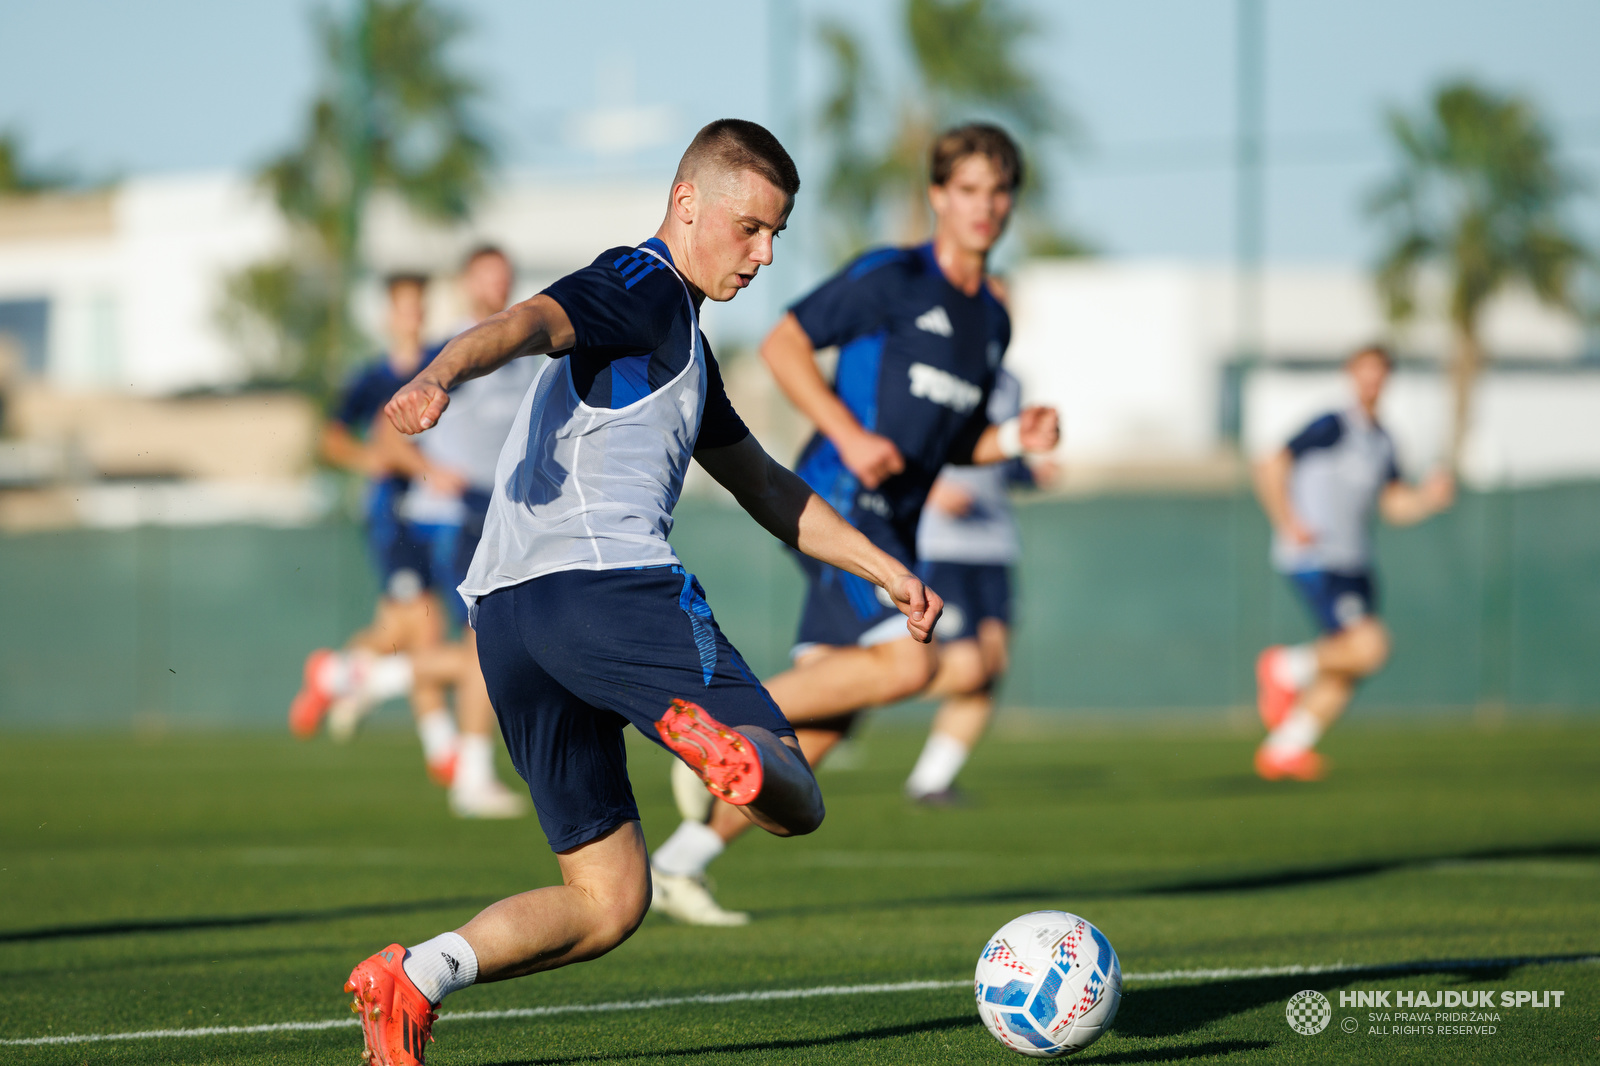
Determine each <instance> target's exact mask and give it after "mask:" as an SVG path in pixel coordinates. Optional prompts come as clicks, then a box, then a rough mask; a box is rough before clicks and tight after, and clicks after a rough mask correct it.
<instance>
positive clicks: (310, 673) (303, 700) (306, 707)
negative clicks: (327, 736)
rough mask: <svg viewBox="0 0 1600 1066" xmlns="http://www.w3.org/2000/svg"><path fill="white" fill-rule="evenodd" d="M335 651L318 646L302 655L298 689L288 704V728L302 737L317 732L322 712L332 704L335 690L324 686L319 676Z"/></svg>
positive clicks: (333, 657) (320, 723) (323, 672)
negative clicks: (303, 667)
mask: <svg viewBox="0 0 1600 1066" xmlns="http://www.w3.org/2000/svg"><path fill="white" fill-rule="evenodd" d="M338 654H339V653H338V652H336V651H334V650H333V649H331V648H318V649H317V650H316V651H314V652H312V653H311V654H310V655H308V656H306V666H305V671H304V673H303V676H302V680H301V683H300V691H299V692H297V693H295V696H294V700H293V701H291V702H290V704H289V732H291V733H293V734H294V735H295V736H297V737H299V738H300V739H302V740H304V739H306V738H307V737H314V736H316V735H317V730H318V728H320V727H321V725H322V718H323V716H324V715H326V714H327V713H328V708H329V707H330V706H332V705H333V701H334V697H335V693H332V692H329V691H328V690H327V688H326V687H325V686H324V685H323V684H322V678H323V676H325V674H326V672H327V669H328V667H329V666H330V665H332V664H333V662H334V660H335V658H336V657H337V656H338Z"/></svg>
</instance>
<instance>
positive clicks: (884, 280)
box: [791, 243, 1011, 563]
mask: <svg viewBox="0 0 1600 1066" xmlns="http://www.w3.org/2000/svg"><path fill="white" fill-rule="evenodd" d="M791 310H792V311H793V312H794V316H795V318H796V319H797V320H798V321H799V323H800V328H801V329H803V330H805V332H806V336H807V337H809V338H811V343H812V344H813V345H814V346H815V347H817V348H826V347H829V346H830V345H838V346H839V367H838V371H837V373H836V375H835V378H834V391H835V392H837V393H838V394H839V399H841V400H842V401H844V404H845V406H846V407H848V408H849V409H850V412H851V413H852V414H853V415H855V416H856V418H857V419H858V420H859V421H860V422H861V425H862V426H863V427H864V428H866V429H868V430H871V431H872V432H874V433H878V434H881V435H882V436H885V437H888V438H889V439H890V440H892V441H894V443H895V447H897V448H899V449H900V454H901V455H902V456H903V457H904V458H905V464H906V467H905V470H904V471H902V472H901V473H899V474H896V475H895V476H893V477H891V478H889V479H888V480H886V481H884V482H883V483H882V484H881V485H879V486H878V488H877V489H876V490H875V491H866V490H863V489H862V487H861V485H860V484H859V483H858V482H857V481H856V478H855V476H854V475H852V474H851V473H850V471H849V470H847V469H846V468H845V466H844V463H843V462H842V461H841V460H840V458H839V452H838V449H836V448H835V447H834V446H833V443H832V442H831V441H829V440H828V439H827V438H826V437H824V436H823V435H822V434H820V433H818V434H815V435H814V436H813V437H812V438H811V440H810V442H809V443H808V444H807V445H806V447H805V450H804V451H803V452H802V453H801V455H800V462H799V464H798V466H797V468H796V472H797V473H798V474H799V475H800V476H801V477H803V478H805V480H806V482H807V483H808V484H809V485H810V486H811V487H812V489H814V490H815V491H816V492H817V494H818V495H820V496H822V497H823V498H824V499H826V500H827V501H828V502H829V503H831V504H833V506H834V508H835V509H836V510H838V511H839V513H840V514H842V515H844V516H845V517H846V518H848V519H849V520H850V522H851V524H853V525H854V526H855V527H856V528H858V529H860V530H861V531H862V532H863V533H865V534H866V535H867V536H868V537H869V538H870V539H871V540H872V542H873V543H875V544H877V545H878V546H879V547H881V548H883V549H884V550H885V551H887V552H889V553H890V554H892V555H895V556H897V557H899V558H900V559H901V560H902V561H904V562H907V563H910V562H913V561H915V559H916V543H917V520H918V519H919V518H920V517H921V515H922V505H923V503H924V502H925V501H926V500H927V498H928V489H929V487H930V486H932V485H933V481H934V478H936V477H938V475H939V469H940V468H941V467H943V466H944V465H945V464H946V463H968V462H971V461H972V449H973V447H974V446H975V445H976V444H977V442H978V437H979V436H980V435H981V434H982V433H983V431H984V429H985V428H986V427H987V426H988V425H989V419H988V415H987V412H986V408H987V406H988V402H989V393H990V391H991V390H992V389H993V388H994V380H995V372H996V371H997V370H998V369H999V366H1000V359H1001V357H1002V356H1003V355H1004V354H1005V350H1006V346H1007V345H1008V344H1010V343H1011V318H1010V316H1009V315H1007V314H1006V310H1005V308H1004V307H1002V306H1001V304H1000V301H998V300H996V299H995V298H994V295H993V294H992V293H990V292H989V290H988V287H987V286H985V287H984V288H982V289H980V290H979V291H978V294H977V295H976V296H968V295H967V294H966V293H964V292H962V291H961V290H960V289H957V288H956V287H955V286H954V285H952V284H950V282H949V280H948V279H947V278H946V277H945V276H944V271H942V270H940V269H939V264H938V261H937V260H935V259H934V255H933V245H932V244H931V243H930V244H924V245H921V246H919V247H916V248H882V249H878V250H876V251H871V252H867V253H866V254H865V255H862V256H861V257H860V258H859V259H857V260H856V261H855V262H853V263H851V264H850V265H849V266H847V267H845V269H844V270H842V271H840V272H839V273H838V274H837V275H835V276H834V277H832V278H830V279H829V280H828V281H825V282H823V283H822V285H820V286H819V287H818V288H817V289H815V290H814V291H813V292H812V293H811V294H810V295H808V296H806V297H805V298H804V299H802V300H801V301H800V302H799V303H797V304H795V305H794V307H792V308H791Z"/></svg>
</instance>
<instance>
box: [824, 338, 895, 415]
mask: <svg viewBox="0 0 1600 1066" xmlns="http://www.w3.org/2000/svg"><path fill="white" fill-rule="evenodd" d="M888 336H889V335H888V333H887V332H885V331H883V330H879V331H878V332H876V333H869V334H867V335H866V336H864V337H858V338H857V339H855V340H853V341H851V342H850V343H849V344H846V345H845V346H844V347H843V348H840V349H839V369H838V371H837V372H836V373H835V374H834V378H833V388H834V391H835V392H837V393H838V394H839V399H841V400H843V401H844V405H845V406H846V407H848V408H850V413H851V414H853V415H855V416H856V419H857V420H858V421H859V422H860V423H861V426H862V428H863V429H868V430H872V431H873V432H876V431H877V428H878V379H879V378H880V377H881V376H882V375H881V371H882V369H883V346H884V342H885V341H886V340H887V339H888Z"/></svg>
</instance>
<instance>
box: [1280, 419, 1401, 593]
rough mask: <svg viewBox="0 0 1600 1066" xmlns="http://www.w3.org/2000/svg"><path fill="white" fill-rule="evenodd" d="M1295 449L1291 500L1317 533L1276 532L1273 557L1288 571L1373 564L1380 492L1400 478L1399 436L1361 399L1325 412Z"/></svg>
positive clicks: (1359, 569) (1353, 569)
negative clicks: (1304, 538)
mask: <svg viewBox="0 0 1600 1066" xmlns="http://www.w3.org/2000/svg"><path fill="white" fill-rule="evenodd" d="M1287 447H1288V449H1289V454H1290V455H1291V456H1293V457H1294V469H1293V471H1292V472H1291V473H1290V475H1289V502H1290V506H1292V507H1293V508H1294V512H1295V514H1296V515H1297V516H1298V517H1299V518H1300V521H1301V522H1303V523H1305V525H1306V528H1307V529H1309V530H1310V532H1311V534H1312V536H1313V537H1314V539H1313V540H1312V542H1311V543H1310V544H1294V543H1292V542H1290V541H1288V540H1286V539H1284V538H1283V537H1276V538H1275V539H1274V541H1273V545H1272V554H1273V561H1274V563H1275V564H1276V565H1277V567H1278V569H1280V570H1282V571H1283V572H1285V573H1304V572H1307V571H1330V572H1333V573H1339V574H1361V573H1365V572H1366V571H1367V569H1368V568H1370V567H1371V565H1372V532H1371V530H1372V517H1373V512H1374V510H1375V509H1376V507H1377V504H1378V497H1379V496H1380V495H1381V494H1382V493H1383V490H1384V489H1385V488H1387V487H1388V486H1389V485H1390V484H1391V483H1393V482H1395V481H1398V480H1400V467H1399V464H1398V463H1397V462H1396V460H1395V448H1394V441H1393V440H1391V439H1390V437H1389V434H1388V433H1387V432H1385V430H1384V428H1383V427H1382V426H1380V425H1378V423H1376V422H1375V421H1373V420H1372V419H1371V418H1368V417H1367V414H1366V412H1365V411H1363V410H1362V409H1361V408H1360V407H1352V408H1351V409H1350V410H1348V411H1340V412H1334V413H1330V414H1325V415H1323V416H1322V417H1320V418H1317V419H1315V420H1313V421H1312V422H1311V423H1310V424H1309V425H1307V426H1306V427H1305V428H1304V429H1302V430H1301V431H1300V432H1299V433H1297V434H1295V436H1294V438H1293V439H1291V440H1290V441H1289V443H1288V445H1287Z"/></svg>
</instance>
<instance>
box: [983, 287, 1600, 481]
mask: <svg viewBox="0 0 1600 1066" xmlns="http://www.w3.org/2000/svg"><path fill="white" fill-rule="evenodd" d="M1012 290H1013V294H1014V301H1013V315H1014V326H1015V333H1014V341H1013V345H1012V349H1011V354H1010V355H1009V356H1007V364H1008V365H1009V366H1011V367H1012V368H1013V369H1014V370H1015V371H1016V372H1017V373H1018V375H1019V376H1020V377H1021V378H1022V379H1023V381H1024V384H1025V385H1026V386H1027V387H1028V391H1029V394H1030V397H1031V398H1032V399H1034V400H1036V401H1038V402H1048V403H1054V404H1056V405H1058V406H1059V407H1060V408H1061V410H1062V414H1063V424H1064V435H1065V441H1064V444H1063V454H1064V457H1065V458H1066V459H1067V461H1068V462H1069V464H1070V467H1069V469H1071V468H1077V469H1079V470H1087V471H1091V472H1092V471H1094V470H1096V469H1102V470H1103V469H1107V468H1121V469H1122V470H1124V471H1126V470H1127V469H1128V468H1129V467H1140V466H1144V467H1147V468H1148V467H1162V466H1165V467H1169V468H1181V467H1183V466H1186V465H1187V466H1197V465H1200V466H1203V465H1204V464H1206V463H1207V462H1212V463H1213V464H1214V463H1215V460H1216V459H1217V457H1218V456H1219V454H1223V453H1225V452H1226V451H1227V449H1228V447H1229V444H1230V442H1229V433H1228V427H1227V425H1226V423H1227V422H1228V420H1229V418H1228V415H1227V407H1228V405H1229V404H1237V405H1238V407H1239V411H1238V423H1237V424H1238V428H1239V436H1240V438H1241V439H1242V441H1243V443H1244V445H1245V448H1246V450H1247V451H1249V452H1251V453H1255V454H1259V453H1260V452H1262V451H1265V450H1268V449H1271V448H1275V447H1278V446H1281V444H1282V443H1283V441H1284V440H1285V439H1286V438H1287V437H1288V436H1289V435H1291V434H1292V433H1293V432H1294V431H1295V430H1297V429H1298V428H1299V427H1300V426H1301V425H1303V424H1304V423H1305V422H1306V421H1307V420H1309V419H1310V418H1311V417H1313V416H1314V415H1315V414H1317V413H1319V412H1321V411H1325V410H1328V409H1330V408H1334V407H1339V406H1343V405H1344V404H1345V403H1346V402H1347V399H1346V395H1345V391H1344V383H1343V378H1342V375H1341V373H1340V371H1339V366H1340V363H1341V362H1342V360H1343V358H1344V357H1345V356H1346V355H1347V354H1348V353H1349V352H1351V351H1352V350H1354V349H1355V348H1357V347H1359V346H1360V345H1362V344H1364V343H1367V342H1370V341H1373V340H1385V341H1387V342H1390V343H1391V344H1392V345H1393V347H1395V348H1396V349H1397V350H1398V351H1399V352H1400V353H1401V354H1402V356H1404V357H1405V362H1404V369H1402V370H1401V372H1400V373H1399V374H1397V375H1396V380H1395V381H1394V385H1393V387H1392V388H1391V389H1390V392H1389V394H1388V396H1387V397H1386V400H1385V410H1384V412H1383V416H1384V418H1385V421H1386V422H1387V424H1388V425H1389V428H1390V430H1391V432H1392V433H1393V434H1394V435H1395V437H1396V439H1397V443H1398V444H1399V446H1400V449H1401V452H1402V457H1403V458H1404V459H1405V460H1406V465H1407V467H1408V468H1409V469H1410V470H1412V471H1420V470H1423V469H1425V468H1427V467H1428V466H1431V465H1432V464H1434V463H1436V462H1437V461H1438V460H1439V458H1440V456H1441V455H1442V453H1443V447H1444V444H1445V440H1446V434H1447V433H1448V430H1449V418H1448V390H1447V385H1446V382H1445V379H1444V376H1443V374H1442V373H1441V369H1442V367H1443V364H1444V360H1445V358H1446V356H1447V352H1448V347H1449V332H1448V329H1447V327H1446V325H1445V323H1444V321H1443V320H1442V317H1441V316H1438V315H1436V314H1435V315H1431V316H1429V315H1424V316H1423V317H1422V318H1421V319H1420V320H1419V322H1418V323H1417V325H1416V326H1414V327H1413V328H1410V329H1408V330H1406V331H1404V332H1403V333H1400V334H1398V335H1396V334H1395V333H1394V331H1393V330H1392V329H1391V328H1390V327H1389V326H1388V325H1387V323H1386V321H1385V319H1384V316H1383V313H1382V307H1381V305H1380V303H1379V300H1378V297H1377V295H1376V293H1375V291H1374V289H1373V287H1372V285H1371V282H1370V280H1369V278H1368V276H1367V275H1366V274H1365V273H1364V272H1362V271H1360V270H1359V269H1354V268H1297V267H1276V268H1272V269H1270V270H1269V271H1268V272H1267V274H1266V276H1265V278H1264V279H1263V284H1262V289H1261V311H1262V313H1261V337H1260V344H1259V348H1260V352H1261V356H1262V358H1261V360H1260V362H1259V363H1258V364H1256V365H1254V366H1252V367H1248V368H1241V367H1239V366H1238V365H1237V363H1236V359H1237V355H1238V352H1239V351H1240V348H1241V345H1240V343H1239V340H1238V338H1237V336H1236V329H1235V323H1236V322H1237V321H1238V318H1237V315H1236V306H1237V304H1236V289H1235V287H1234V280H1233V275H1232V273H1231V272H1230V271H1228V270H1226V269H1224V268H1210V267H1198V266H1192V265H1184V264H1179V263H1159V262H1127V261H1121V262H1119V261H1091V260H1085V261H1046V262H1035V263H1031V264H1026V265H1024V266H1023V267H1022V268H1021V269H1020V270H1019V271H1018V272H1017V276H1016V278H1015V280H1014V282H1013V286H1012ZM1434 290H1435V291H1434V293H1433V295H1434V296H1437V291H1436V290H1437V286H1434ZM1438 302H1439V301H1438V300H1437V299H1433V300H1428V299H1425V300H1424V304H1425V305H1436V304H1437V303H1438ZM1483 333H1484V340H1485V341H1486V345H1487V348H1488V350H1489V352H1490V354H1491V356H1492V358H1493V360H1494V366H1493V368H1492V369H1491V370H1490V371H1489V372H1488V373H1487V374H1486V375H1485V378H1484V380H1483V382H1482V384H1481V385H1480V388H1479V392H1478V397H1477V407H1476V418H1475V420H1474V422H1473V428H1472V432H1471V434H1470V436H1469V438H1468V441H1467V446H1466V455H1465V457H1464V471H1463V472H1464V475H1465V476H1466V477H1467V479H1468V480H1469V481H1470V482H1472V483H1474V484H1476V485H1480V486H1489V485H1500V484H1526V483H1531V482H1538V481H1548V480H1554V479H1561V478H1572V477H1597V476H1600V364H1596V363H1594V362H1587V361H1585V360H1584V358H1583V357H1584V354H1585V344H1586V340H1587V338H1586V337H1585V335H1584V332H1583V329H1582V327H1581V324H1580V323H1579V322H1578V321H1577V320H1575V319H1574V318H1572V317H1571V316H1568V315H1564V314H1561V313H1558V312H1555V311H1552V310H1550V309H1549V308H1547V307H1544V306H1543V305H1541V304H1539V303H1538V302H1537V301H1536V300H1534V299H1533V298H1532V297H1531V296H1529V295H1526V294H1517V293H1514V294H1509V295H1507V296H1505V297H1503V298H1501V299H1498V300H1497V301H1495V303H1494V304H1493V305H1492V306H1491V307H1490V308H1489V309H1488V310H1487V311H1486V317H1485V322H1484V330H1483Z"/></svg>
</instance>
